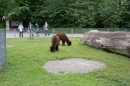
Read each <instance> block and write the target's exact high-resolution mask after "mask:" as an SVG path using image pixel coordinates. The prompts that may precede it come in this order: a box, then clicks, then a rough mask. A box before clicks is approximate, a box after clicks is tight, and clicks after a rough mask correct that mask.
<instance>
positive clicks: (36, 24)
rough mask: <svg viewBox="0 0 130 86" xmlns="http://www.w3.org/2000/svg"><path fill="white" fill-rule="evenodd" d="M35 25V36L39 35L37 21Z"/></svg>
mask: <svg viewBox="0 0 130 86" xmlns="http://www.w3.org/2000/svg"><path fill="white" fill-rule="evenodd" d="M35 25H36V34H37V36H39V25H38V24H37V23H36V24H35Z"/></svg>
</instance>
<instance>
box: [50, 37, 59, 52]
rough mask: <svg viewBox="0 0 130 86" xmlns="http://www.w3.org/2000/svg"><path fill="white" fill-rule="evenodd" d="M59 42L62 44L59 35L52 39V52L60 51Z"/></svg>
mask: <svg viewBox="0 0 130 86" xmlns="http://www.w3.org/2000/svg"><path fill="white" fill-rule="evenodd" d="M59 42H60V39H59V37H58V36H57V35H53V36H52V38H51V43H52V46H51V47H50V51H51V52H55V50H57V51H58V46H59Z"/></svg>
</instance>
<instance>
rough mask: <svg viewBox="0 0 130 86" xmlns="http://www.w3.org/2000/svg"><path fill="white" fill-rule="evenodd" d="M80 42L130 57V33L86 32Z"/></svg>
mask: <svg viewBox="0 0 130 86" xmlns="http://www.w3.org/2000/svg"><path fill="white" fill-rule="evenodd" d="M80 42H81V43H84V44H87V45H89V46H93V47H96V48H101V49H103V50H106V51H111V52H114V53H117V54H121V55H125V56H128V57H130V32H86V33H84V37H83V38H81V39H80Z"/></svg>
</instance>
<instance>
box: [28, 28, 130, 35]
mask: <svg viewBox="0 0 130 86" xmlns="http://www.w3.org/2000/svg"><path fill="white" fill-rule="evenodd" d="M26 30H27V28H26ZM91 30H98V31H107V32H114V31H124V32H126V31H127V32H129V31H130V28H49V30H48V31H49V33H50V34H56V33H58V32H63V33H65V34H84V33H85V32H88V31H91ZM34 32H35V31H34ZM43 32H44V30H43V28H40V33H43Z"/></svg>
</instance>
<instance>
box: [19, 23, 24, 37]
mask: <svg viewBox="0 0 130 86" xmlns="http://www.w3.org/2000/svg"><path fill="white" fill-rule="evenodd" d="M18 29H19V37H22V38H23V29H24V27H23V25H22V23H20V25H19V26H18Z"/></svg>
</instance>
